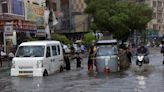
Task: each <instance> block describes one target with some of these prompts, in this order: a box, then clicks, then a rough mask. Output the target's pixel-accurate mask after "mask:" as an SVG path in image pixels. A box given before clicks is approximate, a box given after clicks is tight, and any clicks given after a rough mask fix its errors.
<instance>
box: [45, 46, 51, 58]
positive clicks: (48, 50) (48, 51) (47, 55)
mask: <svg viewBox="0 0 164 92" xmlns="http://www.w3.org/2000/svg"><path fill="white" fill-rule="evenodd" d="M50 56H51V51H50V47H47V52H46V57H50Z"/></svg>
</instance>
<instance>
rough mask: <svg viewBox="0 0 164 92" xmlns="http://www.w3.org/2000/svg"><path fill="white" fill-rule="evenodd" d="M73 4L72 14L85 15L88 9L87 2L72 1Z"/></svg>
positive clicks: (81, 0) (82, 0)
mask: <svg viewBox="0 0 164 92" xmlns="http://www.w3.org/2000/svg"><path fill="white" fill-rule="evenodd" d="M72 4H73V8H72V12H81V13H83V12H84V10H85V8H86V4H85V0H72Z"/></svg>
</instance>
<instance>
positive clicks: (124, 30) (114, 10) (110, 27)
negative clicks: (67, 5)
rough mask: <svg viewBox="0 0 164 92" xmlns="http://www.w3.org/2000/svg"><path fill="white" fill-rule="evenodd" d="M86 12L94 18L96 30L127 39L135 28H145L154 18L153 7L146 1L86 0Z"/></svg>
mask: <svg viewBox="0 0 164 92" xmlns="http://www.w3.org/2000/svg"><path fill="white" fill-rule="evenodd" d="M86 3H87V8H86V10H85V12H86V13H88V14H90V15H91V16H92V17H93V18H94V21H93V24H92V25H93V26H94V27H91V28H94V30H101V31H108V32H110V33H112V34H113V36H114V37H115V38H117V39H120V40H126V39H127V38H128V36H129V35H130V33H131V32H133V31H134V30H143V29H145V28H146V25H147V23H148V22H149V21H150V20H151V19H152V9H151V8H150V7H148V5H146V4H144V3H140V4H138V3H131V2H127V1H124V0H117V1H116V0H86Z"/></svg>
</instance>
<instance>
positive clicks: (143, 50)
mask: <svg viewBox="0 0 164 92" xmlns="http://www.w3.org/2000/svg"><path fill="white" fill-rule="evenodd" d="M139 54H143V55H144V61H145V62H144V63H147V64H148V63H149V57H148V54H149V50H148V49H147V48H146V47H145V46H144V43H143V42H141V43H140V46H139V48H138V49H137V55H139Z"/></svg>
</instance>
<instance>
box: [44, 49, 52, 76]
mask: <svg viewBox="0 0 164 92" xmlns="http://www.w3.org/2000/svg"><path fill="white" fill-rule="evenodd" d="M45 60H46V63H47V64H48V67H47V70H48V71H49V73H52V72H53V69H52V63H51V62H52V56H51V48H50V46H47V48H46V59H45Z"/></svg>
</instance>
